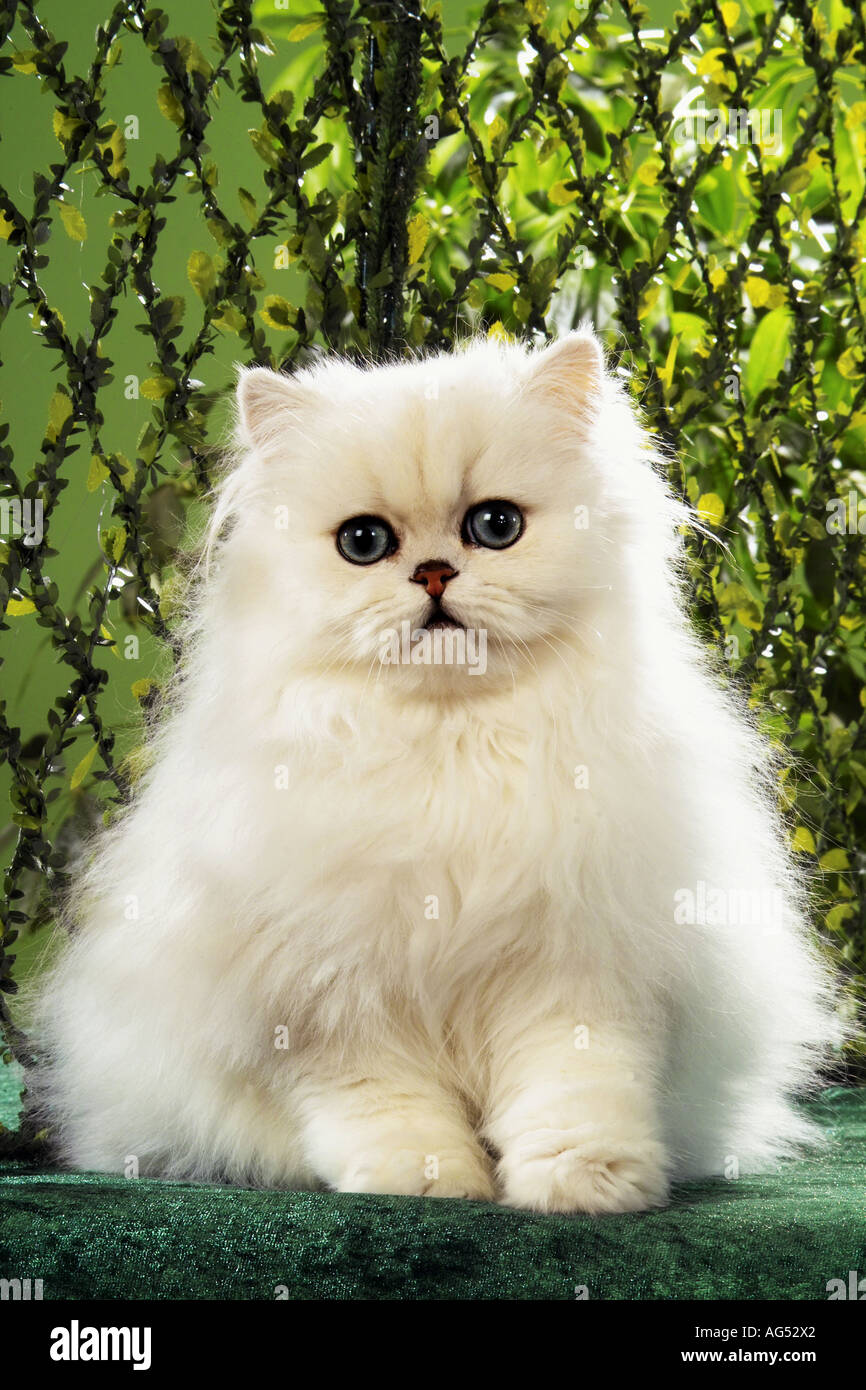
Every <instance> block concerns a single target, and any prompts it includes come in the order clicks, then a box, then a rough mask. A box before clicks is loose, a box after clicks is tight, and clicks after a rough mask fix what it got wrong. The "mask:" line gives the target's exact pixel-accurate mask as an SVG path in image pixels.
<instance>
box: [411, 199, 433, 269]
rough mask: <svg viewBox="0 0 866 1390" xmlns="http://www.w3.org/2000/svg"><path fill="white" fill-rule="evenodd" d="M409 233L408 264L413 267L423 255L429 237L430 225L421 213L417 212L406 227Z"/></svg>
mask: <svg viewBox="0 0 866 1390" xmlns="http://www.w3.org/2000/svg"><path fill="white" fill-rule="evenodd" d="M407 230H408V233H409V264H410V265H415V263H416V261H420V259H421V257H422V255H423V254H424V247H425V246H426V245H427V238H428V236H429V235H430V224H429V222H428V221H427V218H426V217H425V216H424V214H423V212H419V213H417V214H416V215H415V217H413V218H411V219H410V221H409V225H408V228H407Z"/></svg>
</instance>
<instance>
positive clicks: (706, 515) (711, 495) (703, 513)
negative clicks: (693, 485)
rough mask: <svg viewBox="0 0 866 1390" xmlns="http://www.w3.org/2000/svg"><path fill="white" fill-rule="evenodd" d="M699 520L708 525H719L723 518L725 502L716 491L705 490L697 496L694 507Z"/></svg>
mask: <svg viewBox="0 0 866 1390" xmlns="http://www.w3.org/2000/svg"><path fill="white" fill-rule="evenodd" d="M695 510H696V511H697V514H698V516H699V517H700V519H701V521H705V522H706V523H707V525H708V526H721V524H722V522H723V521H724V519H725V504H724V502H723V501H722V499H721V497H720V496H719V495H718V493H717V492H705V493H703V494H702V496H700V497H699V498H698V503H697V507H696V508H695Z"/></svg>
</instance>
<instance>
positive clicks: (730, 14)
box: [722, 0, 740, 29]
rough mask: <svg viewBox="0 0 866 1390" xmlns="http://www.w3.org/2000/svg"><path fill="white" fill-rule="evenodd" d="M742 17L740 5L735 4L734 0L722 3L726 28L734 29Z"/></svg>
mask: <svg viewBox="0 0 866 1390" xmlns="http://www.w3.org/2000/svg"><path fill="white" fill-rule="evenodd" d="M739 17H740V7H739V5H735V4H734V0H726V3H725V4H724V5H722V19H723V20H724V21H725V28H726V29H733V27H734V25H735V24H736V22H737V20H738V19H739Z"/></svg>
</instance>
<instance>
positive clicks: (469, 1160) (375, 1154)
mask: <svg viewBox="0 0 866 1390" xmlns="http://www.w3.org/2000/svg"><path fill="white" fill-rule="evenodd" d="M432 1148H433V1146H431V1151H430V1152H426V1153H425V1152H424V1149H423V1147H422V1146H417V1147H413V1146H411V1145H406V1146H400V1145H398V1144H397V1143H394V1144H393V1146H392V1145H382V1146H380V1147H377V1148H372V1149H368V1150H366V1151H365V1152H363V1153H359V1154H357V1155H356V1156H355V1157H354V1158H353V1160H352V1161H351V1163H349V1164H348V1165H347V1167H346V1169H345V1171H344V1172H343V1173H342V1174H341V1176H340V1180H339V1182H338V1183H337V1190H338V1191H339V1192H382V1193H392V1194H394V1195H397V1196H406V1197H468V1198H471V1199H473V1200H475V1201H480V1202H492V1201H493V1198H494V1186H493V1178H492V1175H491V1173H490V1170H489V1168H488V1166H487V1163H486V1159H485V1157H484V1155H483V1154H482V1153H481V1151H480V1150H479V1152H478V1154H477V1155H476V1154H475V1153H473V1152H472V1151H471V1150H454V1149H451V1150H448V1149H443V1150H440V1151H439V1152H438V1153H436V1152H432Z"/></svg>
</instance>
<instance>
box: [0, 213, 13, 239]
mask: <svg viewBox="0 0 866 1390" xmlns="http://www.w3.org/2000/svg"><path fill="white" fill-rule="evenodd" d="M14 230H15V223H14V222H10V221H9V218H8V217H7V216H6V214H5V213H3V212H0V238H2V240H3V241H8V240H9V234H10V232H14Z"/></svg>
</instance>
